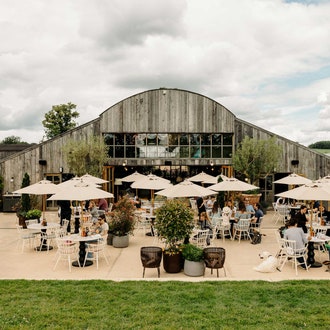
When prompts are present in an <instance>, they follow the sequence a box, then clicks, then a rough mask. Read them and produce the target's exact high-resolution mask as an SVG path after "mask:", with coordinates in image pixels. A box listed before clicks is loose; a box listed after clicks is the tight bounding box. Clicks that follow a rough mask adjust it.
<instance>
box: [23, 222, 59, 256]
mask: <svg viewBox="0 0 330 330" xmlns="http://www.w3.org/2000/svg"><path fill="white" fill-rule="evenodd" d="M59 227H60V224H59V223H54V222H47V225H42V224H41V223H31V224H30V225H28V226H27V228H28V229H32V230H40V232H41V233H44V235H45V234H46V232H47V229H49V228H52V229H53V228H59ZM46 237H47V236H46ZM35 249H36V250H37V251H48V250H52V249H53V247H52V246H51V245H50V246H48V245H47V239H45V238H44V237H43V236H42V235H41V240H40V245H39V246H37V247H36V248H35Z"/></svg>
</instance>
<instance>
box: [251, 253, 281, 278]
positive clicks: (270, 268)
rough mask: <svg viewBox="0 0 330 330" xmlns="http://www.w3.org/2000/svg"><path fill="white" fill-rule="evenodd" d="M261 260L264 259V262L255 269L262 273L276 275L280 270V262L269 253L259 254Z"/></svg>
mask: <svg viewBox="0 0 330 330" xmlns="http://www.w3.org/2000/svg"><path fill="white" fill-rule="evenodd" d="M259 258H260V259H263V262H262V263H261V264H260V265H258V266H256V267H254V268H253V269H254V270H255V271H257V272H260V273H274V272H275V271H276V270H278V271H279V269H278V260H277V259H276V258H275V257H274V256H272V255H271V253H269V252H268V251H263V252H261V253H259Z"/></svg>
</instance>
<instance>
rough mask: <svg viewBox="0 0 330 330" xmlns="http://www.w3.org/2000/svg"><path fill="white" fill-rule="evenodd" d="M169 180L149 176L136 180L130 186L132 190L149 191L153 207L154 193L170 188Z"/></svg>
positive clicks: (152, 175)
mask: <svg viewBox="0 0 330 330" xmlns="http://www.w3.org/2000/svg"><path fill="white" fill-rule="evenodd" d="M171 186H172V184H171V183H170V180H167V179H164V178H161V177H159V176H157V175H154V174H149V175H147V176H146V177H145V178H143V179H140V180H137V181H135V182H133V183H132V184H131V188H133V189H147V190H150V191H151V203H152V207H153V206H154V191H155V190H161V189H166V188H168V187H171Z"/></svg>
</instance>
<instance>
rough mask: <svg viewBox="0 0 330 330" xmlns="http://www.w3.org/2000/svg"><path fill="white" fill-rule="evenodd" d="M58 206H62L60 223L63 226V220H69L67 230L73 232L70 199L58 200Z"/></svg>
mask: <svg viewBox="0 0 330 330" xmlns="http://www.w3.org/2000/svg"><path fill="white" fill-rule="evenodd" d="M57 204H58V206H59V207H60V225H61V226H63V220H64V219H66V220H69V223H68V227H67V229H66V230H67V232H68V233H70V232H71V204H70V201H58V202H57Z"/></svg>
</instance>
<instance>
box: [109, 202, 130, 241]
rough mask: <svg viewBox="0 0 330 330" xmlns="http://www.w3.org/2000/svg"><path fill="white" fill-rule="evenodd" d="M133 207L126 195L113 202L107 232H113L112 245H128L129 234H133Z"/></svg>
mask: <svg viewBox="0 0 330 330" xmlns="http://www.w3.org/2000/svg"><path fill="white" fill-rule="evenodd" d="M134 209H135V208H134V204H133V202H132V201H131V200H130V199H129V198H128V197H127V196H124V197H122V198H121V199H120V200H119V201H118V202H117V203H115V204H114V206H113V211H112V212H111V213H110V223H109V234H113V240H112V245H113V246H114V247H127V246H128V243H129V234H133V230H134V225H135V220H134Z"/></svg>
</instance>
